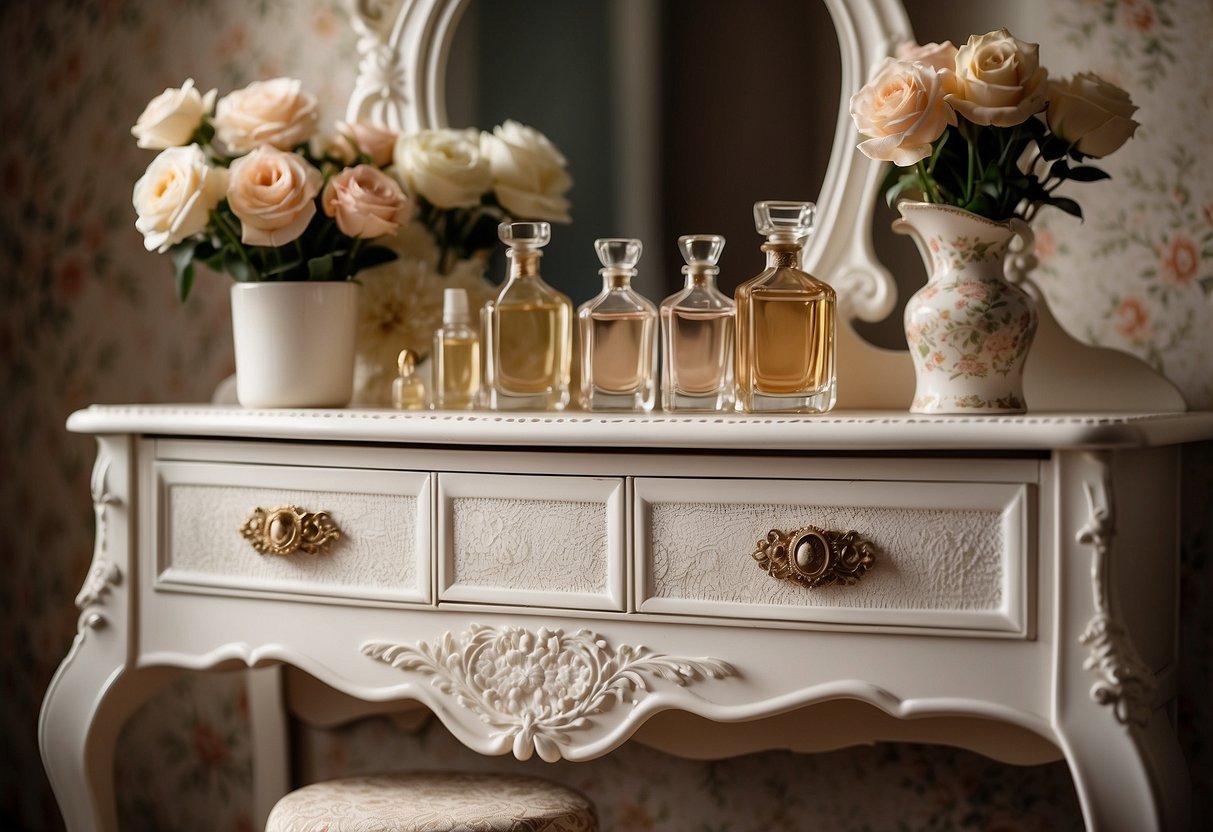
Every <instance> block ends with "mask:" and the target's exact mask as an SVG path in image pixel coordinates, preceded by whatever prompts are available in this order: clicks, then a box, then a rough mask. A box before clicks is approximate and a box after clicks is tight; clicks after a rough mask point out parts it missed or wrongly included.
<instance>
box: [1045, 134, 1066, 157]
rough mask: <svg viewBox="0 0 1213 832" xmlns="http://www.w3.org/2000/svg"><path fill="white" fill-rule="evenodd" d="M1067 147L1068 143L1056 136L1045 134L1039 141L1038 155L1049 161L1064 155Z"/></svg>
mask: <svg viewBox="0 0 1213 832" xmlns="http://www.w3.org/2000/svg"><path fill="white" fill-rule="evenodd" d="M1069 149H1070V145H1069V143H1068V142H1066V141H1064V140H1062V139H1059V138H1057V136H1052V135H1050V136H1045V137H1044V139H1042V140H1041V141H1040V155H1041V156H1043V157H1044V158H1045V159H1047V160H1049V161H1053V160H1054V159H1060V158H1061V157H1063V156H1065V155H1066V151H1067V150H1069Z"/></svg>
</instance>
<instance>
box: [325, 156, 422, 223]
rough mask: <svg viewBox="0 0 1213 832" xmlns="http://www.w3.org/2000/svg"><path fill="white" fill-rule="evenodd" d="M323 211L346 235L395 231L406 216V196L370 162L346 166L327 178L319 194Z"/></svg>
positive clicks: (388, 177) (390, 178) (394, 181)
mask: <svg viewBox="0 0 1213 832" xmlns="http://www.w3.org/2000/svg"><path fill="white" fill-rule="evenodd" d="M320 201H321V204H322V205H323V206H324V213H325V214H326V215H327V216H330V217H333V218H335V219H336V220H337V227H338V228H339V229H341V233H342V234H344V235H346V236H347V237H360V238H362V239H371V238H373V237H382V236H383V235H385V234H394V233H395V232H396V230H397V229H399V228H400V224H401V223H402V222H404V221H405V219H407V213H408V212H407V205H408V198H407V197H406V196H405V195H404V191H402V190H400V186H399V185H398V184H396V180H395V179H393V178H392V177H390V176H388V175H387V174H386V173H384V172H383V171H381V170H379V168H377V167H374V166H373V165H358V166H357V167H353V168H346V169H345V170H343V171H341V173H338V174H337V175H336V176H334V177H333V178H332V179H330V180H329V183H328V185H326V186H325V188H324V196H323V197H322V198H321V200H320Z"/></svg>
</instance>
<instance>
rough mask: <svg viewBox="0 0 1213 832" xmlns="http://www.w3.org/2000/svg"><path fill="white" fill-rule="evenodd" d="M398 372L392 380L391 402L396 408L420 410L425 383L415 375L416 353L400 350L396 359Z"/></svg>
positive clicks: (422, 403)
mask: <svg viewBox="0 0 1213 832" xmlns="http://www.w3.org/2000/svg"><path fill="white" fill-rule="evenodd" d="M396 367H397V369H398V370H399V371H400V374H399V375H398V376H397V377H396V378H395V379H393V380H392V404H393V405H394V406H395V407H396V409H397V410H422V409H423V408H424V407H425V384H424V383H422V381H421V378H420V377H419V376H418V375H417V372H416V370H417V353H415V352H413V351H412V350H401V351H400V355H399V357H398V358H397V359H396Z"/></svg>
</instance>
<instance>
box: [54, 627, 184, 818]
mask: <svg viewBox="0 0 1213 832" xmlns="http://www.w3.org/2000/svg"><path fill="white" fill-rule="evenodd" d="M120 641H121V637H120V634H119V633H118V632H116V628H112V627H106V626H105V625H104V623H103V622H97V621H91V623H90V619H89V617H87V616H86V617H85V618H84V620H83V621H82V624H81V627H80V632H79V634H78V635H77V636H76V640H75V643H73V644H72V649H71V651H70V652H69V653H68V654H67V658H65V659H64V660H63V663H62V664H61V665H60V666H59V670H58V671H56V673H55V676H54V678H53V679H52V680H51V684H50V687H49V688H48V689H47V692H46V698H45V699H44V700H43V702H42V713H41V715H40V717H39V720H38V744H39V746H40V747H41V749H42V762H43V765H44V766H45V767H46V773H47V776H48V777H49V778H50V781H51V788H52V789H53V790H54V792H55V799H56V800H57V801H58V803H59V810H60V811H61V812H62V813H63V820H64V823H65V824H66V825H67V828H68V829H69V830H71V832H77V830H79V831H80V832H92V831H93V830H97V832H110V830H116V829H117V828H118V821H117V812H116V810H115V804H114V744H115V743H116V742H117V739H118V734H119V732H120V731H121V729H122V725H123V723H124V722H125V721H126V718H127V717H128V716H129V715H130V714H131V713H132V712H133V711H134V710H135V709H136V708H138V707H139V705H140V704H142V703H143V702H144V701H145V700H146V699H147V698H148V697H149V696H151V695H152V694H153V693H155V692H156V691H157V690H159V689H160V688H161V687H163V686H164V685H166V684H168V683H169V682H171V681H172V680H173V679H175V678H176V677H177V676H178V675H180V673H181V672H182V671H180V670H177V669H176V668H151V669H145V670H132V669H130V668H126V667H124V662H125V653H126V651H125V645H124V644H114V642H120Z"/></svg>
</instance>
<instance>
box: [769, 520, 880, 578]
mask: <svg viewBox="0 0 1213 832" xmlns="http://www.w3.org/2000/svg"><path fill="white" fill-rule="evenodd" d="M753 558H754V560H756V561H758V566H759V568H761V569H762V571H764V572H766V573H767V574H769V575H770V576H771V577H772V578H778V579H779V580H781V581H790V582H792V583H797V584H800V585H801V586H805V587H808V588H809V589H814V588H816V587H819V586H827V585H829V584H835V583H837V584H853V583H855V582H856V581H858V580H859V579H860V578H861V577H863V574H864V573H865V572H867V571H868V569H870V568H871V567H872V565H873V564H874V563H875V562H876V547H875V546H873V545H872V543H871V542H870V541H868V540H864V539H863V538H862V537H860V536H859V532H856V531H847V532H834V531H824V530H822V529H819V528H817V527H816V526H805V527H804V528H803V529H797V530H796V531H793V532H781V531H779V530H778V529H771V531H769V532H767V536H766V538H765V539H763V540H760V541H758V548H757V549H755V550H754V552H753Z"/></svg>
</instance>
